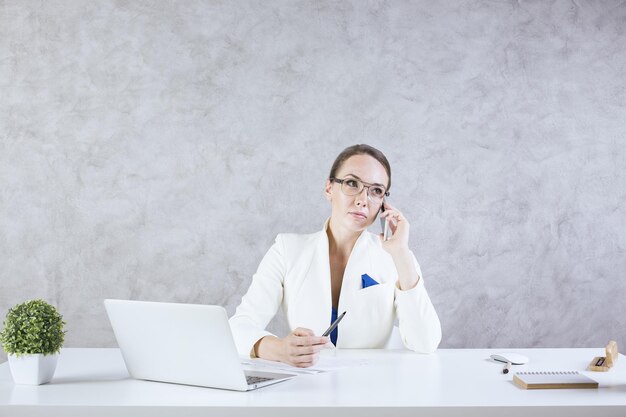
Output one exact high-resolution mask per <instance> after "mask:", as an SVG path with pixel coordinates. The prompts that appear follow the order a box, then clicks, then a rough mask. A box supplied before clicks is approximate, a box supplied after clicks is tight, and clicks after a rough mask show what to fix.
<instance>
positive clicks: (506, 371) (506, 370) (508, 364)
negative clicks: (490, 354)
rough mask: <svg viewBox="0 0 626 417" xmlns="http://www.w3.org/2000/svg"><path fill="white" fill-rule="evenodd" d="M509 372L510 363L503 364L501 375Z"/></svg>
mask: <svg viewBox="0 0 626 417" xmlns="http://www.w3.org/2000/svg"><path fill="white" fill-rule="evenodd" d="M509 370H511V362H507V363H505V364H504V368H502V373H503V374H508V373H509Z"/></svg>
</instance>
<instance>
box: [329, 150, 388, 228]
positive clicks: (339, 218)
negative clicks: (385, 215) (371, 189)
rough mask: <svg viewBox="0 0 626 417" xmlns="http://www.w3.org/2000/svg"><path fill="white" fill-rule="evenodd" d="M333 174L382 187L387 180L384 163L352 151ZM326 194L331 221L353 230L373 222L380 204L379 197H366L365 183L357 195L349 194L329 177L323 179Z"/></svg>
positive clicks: (365, 226) (339, 177)
mask: <svg viewBox="0 0 626 417" xmlns="http://www.w3.org/2000/svg"><path fill="white" fill-rule="evenodd" d="M335 178H337V179H339V180H345V179H356V180H359V181H361V182H363V183H366V184H375V185H376V186H382V187H383V188H385V189H386V188H387V184H388V183H389V177H388V176H387V171H385V167H384V166H383V165H382V164H381V163H380V162H378V161H377V160H376V159H374V158H373V157H371V156H369V155H367V154H362V155H353V156H351V157H350V158H348V159H346V160H345V161H344V163H343V164H342V165H341V167H340V168H339V169H338V170H337V174H336V177H335ZM325 195H326V198H327V199H328V200H329V201H330V202H331V205H332V214H331V221H332V223H333V225H334V226H339V227H342V228H345V229H347V230H349V231H353V232H360V231H363V230H365V229H366V228H367V227H368V226H369V225H370V224H372V223H373V222H374V220H375V219H376V215H377V214H378V210H379V209H380V206H381V204H382V201H372V199H371V198H370V197H368V188H367V187H364V188H363V190H362V191H361V192H360V193H359V194H357V195H353V196H348V195H346V194H345V193H344V192H343V191H342V190H341V184H339V183H337V182H334V181H330V180H327V181H326V189H325Z"/></svg>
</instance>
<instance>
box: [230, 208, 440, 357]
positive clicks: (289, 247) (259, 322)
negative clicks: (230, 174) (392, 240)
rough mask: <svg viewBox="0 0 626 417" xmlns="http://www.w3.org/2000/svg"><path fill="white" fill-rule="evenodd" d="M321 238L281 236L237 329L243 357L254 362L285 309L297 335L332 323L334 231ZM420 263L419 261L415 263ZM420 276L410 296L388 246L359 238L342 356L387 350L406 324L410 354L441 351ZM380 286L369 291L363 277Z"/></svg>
mask: <svg viewBox="0 0 626 417" xmlns="http://www.w3.org/2000/svg"><path fill="white" fill-rule="evenodd" d="M327 227H328V220H327V221H326V223H325V224H324V229H323V230H322V231H320V232H317V233H312V234H307V235H298V234H279V235H278V236H277V237H276V241H275V243H274V245H272V247H271V248H270V250H269V251H268V252H267V254H266V255H265V257H264V258H263V260H262V261H261V264H260V265H259V268H258V270H257V272H256V274H254V276H253V277H252V284H250V288H249V289H248V292H247V293H246V295H244V296H243V298H242V300H241V304H240V305H239V307H237V310H236V312H235V315H234V316H233V317H231V319H230V325H231V329H232V332H233V336H234V338H235V343H236V345H237V349H238V351H239V353H240V354H242V355H246V356H247V355H250V354H251V353H252V348H253V347H254V344H255V343H256V342H257V341H258V340H259V339H261V338H262V337H264V336H267V335H271V333H270V332H267V331H266V330H265V327H266V326H267V324H268V323H269V322H270V320H272V318H273V317H274V315H275V314H276V312H277V311H278V308H279V307H280V306H281V305H282V308H283V310H284V312H285V316H286V317H287V323H288V325H289V329H290V330H291V331H293V330H294V329H295V328H297V327H304V328H308V329H311V330H313V331H314V332H315V334H316V335H321V334H322V333H323V332H324V331H325V330H326V329H327V328H328V326H329V325H330V322H331V309H332V300H331V288H330V260H329V252H328V236H327V234H326V228H327ZM413 259H414V260H415V256H414V257H413ZM415 265H416V267H417V271H418V273H419V274H420V279H419V282H418V284H417V285H416V286H415V287H414V288H412V289H410V290H406V291H402V290H400V289H399V288H398V287H397V284H396V282H397V280H398V272H397V270H396V267H395V264H394V263H393V259H392V258H391V255H389V254H388V253H387V252H386V251H385V250H384V249H383V248H382V245H381V242H380V238H379V237H378V236H376V235H374V234H372V233H369V232H367V231H364V232H363V233H362V234H361V236H360V237H359V238H358V240H357V242H356V244H355V246H354V249H353V250H352V253H351V254H350V258H349V259H348V263H347V265H346V269H345V272H344V276H343V282H342V285H341V294H340V298H339V308H338V310H337V311H338V314H341V313H342V312H344V311H346V312H347V313H346V316H345V317H344V318H343V320H342V321H341V323H340V324H339V327H338V336H337V347H338V348H382V347H384V346H385V344H386V342H387V340H388V339H389V337H390V335H391V331H392V329H393V326H394V320H395V319H396V318H397V319H398V323H399V330H400V336H401V338H402V342H403V343H404V346H406V347H407V348H408V349H411V350H414V351H416V352H421V353H430V352H433V351H434V350H435V349H437V346H438V345H439V342H440V341H441V324H440V323H439V318H438V317H437V313H436V312H435V309H434V307H433V304H432V303H431V301H430V298H429V297H428V294H427V293H426V288H425V287H424V281H423V279H422V278H421V271H420V268H419V265H418V263H417V260H415ZM362 274H368V275H369V276H370V277H371V278H373V279H374V280H375V281H377V282H379V284H378V285H373V286H370V287H367V288H362V284H361V275H362Z"/></svg>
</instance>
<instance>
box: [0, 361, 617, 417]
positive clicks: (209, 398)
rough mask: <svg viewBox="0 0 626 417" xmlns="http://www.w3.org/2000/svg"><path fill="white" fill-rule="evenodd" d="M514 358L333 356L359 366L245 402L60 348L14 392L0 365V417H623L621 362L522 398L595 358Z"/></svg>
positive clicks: (239, 396) (300, 380)
mask: <svg viewBox="0 0 626 417" xmlns="http://www.w3.org/2000/svg"><path fill="white" fill-rule="evenodd" d="M505 350H512V349H505ZM498 351H500V350H498ZM516 351H519V352H521V353H524V354H525V355H527V356H528V357H530V359H531V361H530V363H529V364H527V365H524V366H517V367H513V370H512V372H511V373H509V374H508V375H504V374H502V373H501V369H502V366H501V365H499V364H497V363H494V362H492V361H490V360H489V359H488V358H489V355H490V354H491V353H493V352H495V350H488V349H467V350H465V349H463V350H461V349H459V350H456V349H441V350H439V351H437V352H436V353H435V354H432V355H419V354H415V353H411V352H408V351H392V350H337V351H334V353H332V352H331V354H336V355H338V356H341V357H346V358H359V359H362V360H363V361H364V362H367V364H366V365H361V366H354V367H348V368H342V369H339V370H336V371H332V372H327V373H320V374H315V375H301V376H298V377H296V378H294V379H292V380H290V381H286V382H281V383H279V384H276V385H272V386H268V387H265V388H261V389H259V390H256V391H251V392H247V393H246V392H232V391H223V390H217V389H210V388H200V387H192V386H183V385H174V384H164V383H158V382H147V381H137V380H133V379H130V378H129V376H128V373H127V371H126V367H125V366H124V362H123V360H122V357H121V355H120V352H119V350H118V349H64V350H63V351H62V353H61V357H60V358H59V362H58V367H57V371H56V374H55V378H54V379H53V380H52V382H51V383H49V384H46V385H41V386H25V385H14V384H13V382H12V379H11V375H10V370H9V367H8V363H4V364H2V365H0V416H2V417H9V416H46V417H51V416H104V415H109V416H124V415H129V416H130V415H132V416H151V417H152V416H156V417H158V416H177V417H181V416H196V415H202V416H234V415H254V416H297V417H300V416H316V417H319V416H324V417H327V416H339V415H340V416H343V417H349V416H353V415H359V416H363V417H367V416H382V415H384V416H402V415H420V416H444V415H446V416H448V415H453V416H504V415H506V416H524V417H528V416H550V417H556V416H561V415H562V416H626V359H624V357H623V356H622V355H620V356H622V357H621V359H620V360H619V361H618V362H617V366H616V367H615V368H614V369H613V370H611V371H610V372H608V373H588V375H591V374H593V375H592V376H593V377H594V378H595V379H596V380H597V381H598V382H600V388H599V389H591V390H582V389H569V390H532V391H526V390H522V389H520V388H518V387H517V386H515V385H513V382H512V375H513V373H514V372H515V371H520V370H580V371H582V370H584V369H585V367H586V366H587V364H588V363H589V361H590V360H591V359H592V358H593V357H594V356H598V355H601V354H602V353H603V349H517V350H516Z"/></svg>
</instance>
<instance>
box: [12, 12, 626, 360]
mask: <svg viewBox="0 0 626 417" xmlns="http://www.w3.org/2000/svg"><path fill="white" fill-rule="evenodd" d="M625 80H626V4H625V3H624V2H621V1H603V2H600V1H576V2H573V1H572V2H570V1H530V2H527V1H519V2H518V1H459V2H457V1H455V2H452V1H450V2H430V1H391V2H383V1H369V2H364V1H356V0H355V1H352V2H346V1H272V2H265V1H234V2H230V1H181V2H170V1H131V2H127V1H117V2H114V1H98V2H84V1H79V0H76V1H65V2H59V1H45V2H42V1H17V0H15V1H10V0H0V254H1V255H0V315H1V316H2V317H4V315H5V313H6V311H7V309H8V308H9V307H10V306H11V305H13V304H15V303H18V302H22V301H24V300H26V299H30V298H36V297H42V298H45V299H47V300H49V301H50V302H52V303H54V304H55V305H57V306H58V307H59V309H60V311H61V313H62V314H63V315H64V317H65V318H66V320H67V323H68V324H67V330H68V333H67V337H66V346H114V345H115V340H114V337H113V334H112V331H111V330H110V326H109V323H108V320H107V318H106V315H105V311H104V308H103V304H102V300H103V299H104V298H109V297H116V298H133V299H144V300H161V301H176V302H186V303H211V304H222V305H224V306H225V307H226V308H227V309H228V312H229V314H232V313H233V312H234V309H235V307H236V306H237V304H238V303H239V301H240V298H241V296H242V295H243V293H244V292H245V290H246V289H247V287H248V285H249V283H250V280H251V276H252V274H253V273H254V271H255V270H256V267H257V265H258V263H259V261H260V259H261V257H262V256H263V254H264V253H265V251H266V250H267V249H268V248H269V246H270V245H271V243H272V242H273V239H274V237H275V235H276V234H277V233H279V232H286V231H293V232H312V231H317V230H319V229H320V228H321V226H322V224H323V222H324V220H325V218H326V216H327V215H328V214H329V206H328V204H327V202H326V201H325V200H324V199H323V195H322V188H323V184H324V179H325V176H326V175H327V173H328V171H329V169H330V165H331V162H332V159H333V158H334V156H335V155H336V154H337V153H338V152H339V151H341V149H343V148H344V147H345V146H348V145H350V144H353V143H369V144H372V145H374V146H377V147H379V148H380V149H381V150H383V151H384V152H386V153H387V155H388V157H389V159H390V161H391V163H392V167H393V182H394V186H393V188H392V190H391V191H392V197H391V201H392V202H393V203H395V204H396V205H397V206H398V207H399V208H400V209H402V210H403V211H404V212H405V214H406V215H407V217H408V218H409V220H410V221H411V224H412V228H411V246H412V248H413V250H414V252H415V253H416V255H417V257H418V260H419V261H420V263H421V265H422V269H423V271H424V277H425V280H426V285H427V288H428V290H429V293H430V296H431V298H432V300H433V302H434V304H435V307H436V308H437V310H438V312H439V314H440V318H441V321H442V326H443V332H444V338H443V342H442V347H570V346H571V347H583V346H584V347H598V346H603V345H604V344H606V342H607V341H608V340H609V339H610V338H613V339H616V340H618V342H620V343H621V345H622V346H624V344H625V343H626V302H624V301H625V296H626V279H624V278H625V277H624V271H626V254H625V248H626V175H624V174H625V172H626V81H625ZM282 327H283V324H282V322H281V320H280V319H278V320H277V321H276V322H275V323H273V324H272V328H273V329H275V330H278V331H281V329H282ZM2 358H3V357H0V359H2Z"/></svg>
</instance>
